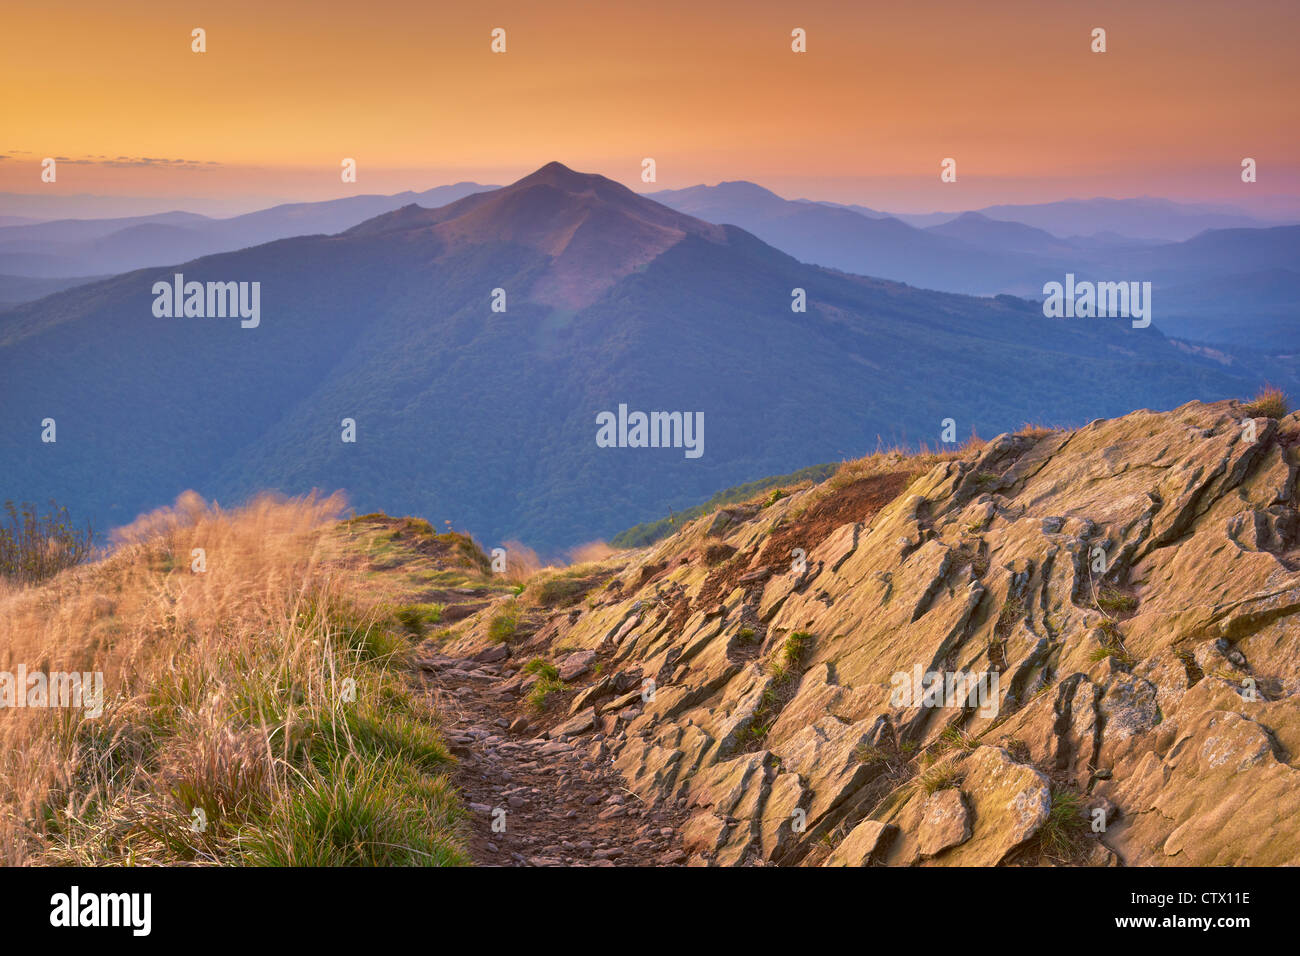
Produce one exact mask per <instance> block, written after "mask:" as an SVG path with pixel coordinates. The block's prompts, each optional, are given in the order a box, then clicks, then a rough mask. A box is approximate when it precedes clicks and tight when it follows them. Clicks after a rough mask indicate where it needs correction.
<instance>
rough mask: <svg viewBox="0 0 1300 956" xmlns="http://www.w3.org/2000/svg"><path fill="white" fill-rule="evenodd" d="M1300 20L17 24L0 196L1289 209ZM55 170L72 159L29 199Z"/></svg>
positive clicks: (674, 18) (1075, 13) (123, 10)
mask: <svg viewBox="0 0 1300 956" xmlns="http://www.w3.org/2000/svg"><path fill="white" fill-rule="evenodd" d="M467 7H473V8H477V9H470V10H467V9H465V8H467ZM1298 25H1300V3H1298V2H1296V0H1234V2H1217V0H1216V2H1211V0H1161V2H1151V0H1122V2H1089V3H1086V4H1085V3H1068V2H1046V0H1023V2H988V3H977V2H973V0H931V2H925V0H908V2H889V3H884V2H879V3H877V2H848V0H838V2H818V0H804V2H800V3H771V2H762V0H743V2H731V0H721V2H719V0H689V2H679V0H656V2H650V3H619V2H614V0H603V2H590V3H588V2H565V0H549V2H538V0H526V2H501V3H494V4H490V5H488V4H463V3H458V4H454V5H453V4H440V3H436V2H429V0H411V2H395V0H367V2H364V3H340V2H331V0H314V2H310V3H305V2H303V3H298V2H279V0H276V2H268V0H258V2H251V0H221V2H215V3H186V4H178V3H175V2H174V0H167V2H163V0H156V2H155V0H143V2H130V0H127V2H121V3H113V4H104V3H102V2H67V3H60V2H45V3H33V4H26V3H24V4H19V3H14V4H10V5H8V8H7V9H6V11H5V15H4V31H3V34H2V35H0V90H3V93H0V96H3V102H2V103H0V116H3V124H2V126H0V130H2V133H3V137H4V138H3V141H0V155H3V156H4V157H5V158H4V159H2V160H0V191H7V192H19V193H36V194H40V195H46V194H52V193H54V191H57V192H58V193H59V194H65V195H75V194H82V193H93V194H99V195H119V196H163V197H209V198H228V199H233V200H238V201H240V202H241V203H245V204H246V203H248V202H249V201H250V200H259V199H286V198H301V199H324V198H331V197H336V196H345V195H351V194H354V193H358V192H363V193H374V192H396V191H399V190H402V189H425V188H428V187H429V186H434V185H439V184H442V183H445V182H452V181H457V180H462V179H473V180H477V181H479V182H496V183H504V182H509V181H511V180H513V179H516V178H518V177H519V176H521V175H524V174H526V173H527V172H529V171H531V170H532V169H534V168H536V167H538V166H540V165H542V164H543V163H545V162H547V161H549V160H552V159H558V160H560V161H561V162H564V163H566V164H568V165H570V166H572V167H574V168H577V169H581V170H583V171H592V172H600V173H603V174H605V175H607V176H610V177H611V178H614V179H617V180H619V181H621V182H625V183H627V184H628V185H629V186H632V187H633V188H635V189H638V190H646V189H652V188H675V187H681V186H688V185H693V184H696V183H700V182H706V183H715V182H718V181H720V180H726V179H750V180H754V181H756V182H759V183H762V184H763V185H766V186H768V187H769V188H772V189H774V190H776V191H777V192H779V193H781V194H783V195H787V196H792V197H794V196H804V197H810V198H815V199H835V200H840V201H849V202H861V203H865V204H867V205H870V206H874V207H878V208H885V209H892V210H898V211H916V210H928V209H957V208H973V207H977V206H982V205H986V204H989V203H994V202H1035V201H1043V200H1051V199H1060V198H1066V197H1070V196H1094V195H1109V196H1132V195H1141V194H1150V195H1160V196H1168V197H1171V198H1177V199H1194V200H1205V201H1224V202H1234V203H1238V204H1246V205H1252V206H1254V207H1259V206H1260V205H1261V204H1263V203H1265V201H1266V197H1268V196H1269V195H1275V194H1300V136H1297V135H1296V130H1297V128H1300V95H1298V94H1300V82H1298V81H1300V56H1297V55H1296V52H1295V51H1296V47H1297V41H1298V40H1300V36H1298V32H1300V31H1298V29H1297V27H1298ZM194 27H203V28H204V29H206V31H207V47H208V49H207V52H206V53H202V54H197V53H193V52H191V49H190V44H191V39H190V31H191V29H193V28H194ZM494 27H503V28H505V30H506V31H507V33H506V37H507V52H506V53H504V54H494V53H492V52H491V50H490V42H491V39H490V32H491V30H492V29H493V28H494ZM795 27H801V28H803V29H805V30H806V31H807V37H808V39H807V44H808V52H807V53H806V54H795V53H793V52H791V49H790V42H791V38H790V33H791V30H792V29H793V28H795ZM1094 27H1103V28H1104V29H1105V30H1106V31H1107V47H1108V50H1107V52H1106V53H1104V54H1099V53H1093V52H1091V50H1090V44H1091V31H1092V29H1093V28H1094ZM45 156H52V157H66V158H67V159H69V160H75V162H60V164H59V167H58V180H57V182H56V183H54V184H43V183H41V181H40V160H41V158H43V157H45ZM1246 156H1250V157H1253V158H1255V159H1256V160H1257V161H1258V163H1259V182H1258V183H1256V184H1253V185H1245V184H1242V183H1241V181H1240V164H1241V160H1242V158H1243V157H1246ZM343 157H353V158H355V159H356V160H357V162H358V169H359V174H358V182H357V183H356V184H355V185H353V184H344V183H342V182H340V177H339V163H340V160H341V159H342V158H343ZM643 157H653V158H654V159H655V160H656V162H657V166H658V182H657V183H656V184H655V185H653V186H649V185H646V184H643V183H642V182H641V181H640V169H641V160H642V158H643ZM945 157H953V158H955V159H956V161H957V174H958V175H957V182H956V183H941V182H940V181H939V164H940V161H941V160H942V159H943V158H945ZM163 160H166V161H168V162H162V161H163ZM180 161H184V162H180ZM6 211H7V210H5V209H4V208H0V213H4V212H6Z"/></svg>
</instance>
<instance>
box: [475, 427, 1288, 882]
mask: <svg viewBox="0 0 1300 956" xmlns="http://www.w3.org/2000/svg"><path fill="white" fill-rule="evenodd" d="M1244 417H1245V416H1244V414H1243V410H1242V406H1240V405H1239V404H1237V403H1235V402H1220V403H1215V404H1209V405H1207V404H1201V403H1192V404H1189V405H1186V406H1183V407H1181V408H1178V409H1176V410H1174V411H1172V412H1167V413H1152V412H1146V411H1142V412H1135V413H1133V414H1130V415H1126V416H1124V417H1123V418H1119V419H1114V420H1108V421H1096V422H1093V423H1092V424H1090V425H1088V426H1086V427H1084V428H1081V429H1078V430H1077V431H1073V432H1064V431H1059V432H1058V431H1029V432H1025V433H1021V434H1008V435H1002V436H999V437H997V438H995V439H993V440H992V441H990V442H987V443H986V444H984V445H982V446H981V447H979V448H978V449H976V450H972V451H970V452H968V453H965V454H962V455H952V456H948V457H947V458H944V459H940V460H934V461H932V462H930V463H923V462H921V461H919V460H917V459H908V458H903V457H897V456H895V457H893V458H887V457H881V458H878V459H874V460H870V461H864V462H861V463H852V464H850V465H847V466H845V468H844V469H842V470H841V473H840V474H839V475H837V476H836V477H835V478H834V479H832V480H831V481H830V482H827V483H825V484H823V485H820V486H814V487H811V488H808V489H805V490H802V491H798V492H795V493H793V494H791V495H789V496H788V497H785V498H781V499H780V500H777V501H775V502H772V503H770V504H769V505H767V506H764V507H756V506H750V507H747V508H739V507H732V508H730V509H729V510H728V511H727V512H725V513H722V512H720V513H718V514H717V515H707V516H705V517H703V518H700V519H699V520H697V521H695V522H693V523H692V524H690V525H688V526H687V527H685V528H683V529H682V530H681V531H680V532H678V533H677V534H675V535H674V536H673V537H671V538H669V539H666V540H665V541H662V542H660V543H659V544H657V545H655V546H653V547H651V548H647V549H644V550H641V551H636V552H627V553H623V554H621V555H618V556H617V557H615V558H613V559H611V560H610V561H608V562H605V570H608V571H611V572H613V574H614V575H615V576H614V577H613V578H611V579H610V581H609V583H608V585H607V586H605V587H604V588H603V589H600V590H597V591H593V592H591V594H590V595H589V596H588V599H587V601H586V603H585V604H583V605H581V606H579V607H575V608H570V609H568V610H566V611H565V612H564V613H563V615H562V616H558V615H556V616H552V617H549V618H546V619H544V620H541V619H539V621H538V622H537V626H536V627H533V628H531V629H524V630H522V631H521V633H531V634H533V637H531V638H528V639H524V640H522V641H520V642H518V644H517V645H516V646H512V647H511V655H512V657H514V658H522V657H523V656H524V655H534V654H540V655H541V656H544V657H548V658H554V659H555V660H557V661H561V660H562V661H564V663H565V665H566V672H569V673H572V674H573V675H574V677H573V681H574V686H573V687H571V688H569V689H568V690H567V691H566V693H568V694H570V695H571V696H570V697H569V698H566V700H572V699H573V697H574V696H576V695H583V696H582V699H581V701H580V703H581V707H579V708H578V710H577V711H575V712H574V714H573V715H570V714H569V713H568V708H567V704H566V705H565V708H564V709H563V710H561V711H558V712H556V713H554V714H553V715H551V716H550V717H548V718H547V719H549V720H550V721H551V722H552V724H559V723H561V722H562V721H566V720H567V721H570V723H569V724H568V725H566V727H565V729H564V732H563V735H564V736H573V735H580V734H582V733H584V732H587V731H586V730H583V729H578V728H579V725H581V727H582V728H587V727H588V725H590V728H591V732H593V733H599V734H602V735H603V737H602V740H603V741H604V743H605V745H606V746H607V747H608V748H609V750H610V753H611V755H612V758H613V761H614V766H615V767H616V768H617V770H618V772H619V773H620V774H621V775H622V777H623V779H624V780H625V781H626V784H627V786H628V788H629V789H630V790H632V791H633V792H634V793H636V794H637V795H638V797H639V798H640V799H641V800H643V801H645V803H646V804H647V805H648V806H656V805H657V806H665V807H672V808H674V809H680V810H685V811H687V812H689V814H690V817H689V821H688V823H687V825H686V828H685V830H684V833H683V850H684V851H685V852H686V853H687V854H689V855H690V857H691V860H692V862H695V863H708V864H716V865H734V864H743V863H778V864H803V865H813V864H820V863H825V864H827V865H854V866H858V865H868V864H875V863H883V864H886V865H998V864H1012V863H1064V864H1098V865H1106V864H1113V863H1116V862H1119V863H1122V864H1127V865H1153V864H1163V863H1172V864H1197V865H1200V864H1283V863H1290V864H1295V863H1300V835H1297V831H1296V828H1295V826H1294V824H1293V821H1294V819H1295V817H1296V814H1297V813H1298V812H1300V765H1297V759H1298V755H1300V696H1297V695H1298V694H1300V539H1298V534H1300V517H1298V513H1297V505H1298V503H1300V502H1298V501H1297V473H1298V471H1300V455H1298V454H1297V452H1298V449H1297V442H1298V441H1300V417H1298V416H1297V415H1296V414H1292V415H1290V416H1288V417H1287V418H1285V419H1282V420H1272V419H1263V418H1261V419H1253V420H1248V421H1249V424H1248V425H1246V426H1243V419H1244ZM719 545H723V546H725V547H721V548H720V547H719ZM528 597H529V595H528V593H527V592H526V593H525V594H524V595H523V596H521V598H520V599H519V601H520V603H521V605H522V606H523V607H524V608H525V609H527V607H528ZM495 610H497V609H495V608H490V609H488V610H485V611H484V612H482V613H481V614H479V615H478V616H476V617H475V618H472V619H471V620H470V622H469V626H467V627H465V629H464V630H463V631H462V632H461V637H460V638H459V639H458V640H457V642H456V643H457V652H458V653H463V654H464V655H466V656H468V655H469V654H471V653H473V652H474V651H477V650H480V649H482V647H483V646H485V644H486V642H487V638H486V626H487V621H488V619H489V617H490V616H491V614H492V613H495ZM525 613H533V614H536V615H541V614H543V613H545V612H541V611H534V612H529V611H527V610H525ZM561 647H562V648H563V652H560V651H559V648H561ZM583 652H586V653H583ZM575 653H576V654H582V656H581V657H577V656H575ZM588 655H590V656H588ZM579 664H580V665H581V669H579ZM930 675H937V677H934V676H930ZM602 682H603V683H602ZM616 682H621V683H619V684H618V686H619V687H621V688H622V689H621V690H618V689H616V688H615V684H616ZM574 706H577V705H576V704H575V705H574ZM588 708H590V713H588ZM588 718H589V719H588Z"/></svg>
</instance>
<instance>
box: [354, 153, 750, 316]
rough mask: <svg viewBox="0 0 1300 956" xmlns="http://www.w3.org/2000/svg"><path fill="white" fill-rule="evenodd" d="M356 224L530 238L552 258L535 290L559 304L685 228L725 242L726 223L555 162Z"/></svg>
mask: <svg viewBox="0 0 1300 956" xmlns="http://www.w3.org/2000/svg"><path fill="white" fill-rule="evenodd" d="M350 232H351V234H354V235H381V234H385V233H394V232H404V233H414V234H417V235H418V234H419V233H420V232H427V233H428V234H429V235H430V236H431V237H432V238H434V239H436V240H437V241H438V243H439V244H440V245H441V246H442V247H443V248H444V249H446V248H450V247H454V246H465V245H481V244H484V243H495V242H508V243H514V244H517V245H521V246H527V247H529V248H531V249H534V250H536V251H538V252H540V253H542V254H543V255H545V256H547V257H548V258H549V259H550V265H549V267H548V268H547V270H546V272H545V274H544V275H542V276H541V277H540V278H539V279H538V280H537V282H536V283H535V284H534V285H533V286H532V288H531V289H530V290H529V293H528V295H529V297H530V298H532V299H533V300H535V301H538V302H541V303H544V304H548V305H552V306H556V307H560V308H581V307H583V306H586V305H589V304H591V302H593V301H595V300H596V299H597V298H599V297H600V295H602V294H603V293H604V291H605V290H606V289H607V288H608V287H609V286H611V285H612V284H613V283H614V282H616V281H617V280H618V279H620V278H622V277H623V276H625V275H627V274H629V273H630V272H632V271H634V270H636V269H639V268H641V267H643V266H645V265H647V264H649V263H650V262H651V261H653V260H654V259H655V258H657V257H658V256H659V255H661V254H662V253H664V252H665V251H667V250H668V249H669V248H671V247H672V246H674V245H676V244H677V243H679V242H681V241H682V240H683V239H685V238H686V237H687V236H700V237H704V238H707V239H709V240H711V241H714V242H721V241H724V237H725V235H726V233H725V231H724V230H723V229H722V227H720V226H715V225H713V224H712V223H707V222H703V221H701V220H699V219H695V218H692V217H691V216H689V215H686V214H685V213H681V212H677V211H676V210H673V209H670V208H668V207H667V206H664V205H661V204H660V203H657V202H655V201H654V200H652V199H648V198H646V197H645V196H639V195H637V194H636V193H634V192H633V191H632V190H630V189H628V188H627V187H626V186H623V185H621V184H620V183H616V182H614V181H613V180H612V179H607V178H606V177H604V176H601V175H598V174H596V173H580V172H577V171H576V170H573V169H570V168H569V167H568V166H565V165H564V164H563V163H560V162H549V163H547V164H546V165H545V166H542V167H541V168H540V169H538V170H536V171H534V172H532V173H529V174H528V175H527V176H525V177H523V178H522V179H520V180H517V181H516V182H513V183H511V184H510V185H509V186H503V187H501V188H500V189H494V190H490V191H488V192H481V193H475V194H474V195H472V196H467V197H465V198H464V199H461V200H458V201H457V202H453V203H450V204H448V205H446V206H442V207H439V208H437V209H422V208H419V207H417V206H408V207H405V208H403V209H399V210H397V211H395V212H392V213H388V214H386V215H384V216H379V217H377V218H375V219H372V220H370V221H368V222H365V223H362V224H361V225H360V226H357V227H356V228H354V229H352V230H351V231H350Z"/></svg>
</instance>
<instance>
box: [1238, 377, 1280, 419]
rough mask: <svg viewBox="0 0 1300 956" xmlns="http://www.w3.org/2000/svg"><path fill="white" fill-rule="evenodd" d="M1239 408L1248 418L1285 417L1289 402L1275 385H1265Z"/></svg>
mask: <svg viewBox="0 0 1300 956" xmlns="http://www.w3.org/2000/svg"><path fill="white" fill-rule="evenodd" d="M1241 410H1242V412H1243V413H1244V414H1245V415H1247V416H1248V417H1250V418H1285V417H1286V416H1287V415H1288V414H1289V413H1290V411H1291V403H1290V402H1289V401H1288V400H1287V397H1286V392H1284V391H1282V389H1280V388H1278V387H1277V386H1276V385H1265V386H1264V387H1263V388H1262V389H1260V390H1259V394H1258V395H1256V396H1255V398H1254V399H1253V400H1252V401H1251V402H1249V403H1248V404H1246V405H1243V406H1242V408H1241Z"/></svg>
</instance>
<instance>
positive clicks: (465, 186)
mask: <svg viewBox="0 0 1300 956" xmlns="http://www.w3.org/2000/svg"><path fill="white" fill-rule="evenodd" d="M495 188H496V187H495V186H483V185H480V184H478V183H456V184H455V185H451V186H437V187H435V188H433V189H429V190H425V191H424V192H419V193H417V192H409V191H408V192H403V193H397V194H395V195H392V196H377V195H366V196H349V197H347V198H345V199H331V200H327V201H325V202H302V203H286V204H284V205H280V206H273V207H271V208H270V209H263V210H260V211H258V212H250V213H246V214H244V215H242V216H234V217H232V218H230V219H213V218H211V217H208V216H200V215H197V214H195V213H189V212H167V213H159V214H157V215H150V216H132V217H129V218H119V219H58V220H54V221H50V222H40V223H35V224H30V223H28V224H21V225H7V226H0V275H14V276H26V277H35V278H62V277H69V276H90V275H97V274H105V273H115V272H124V271H126V270H128V269H138V268H141V267H142V266H147V265H161V264H165V263H168V262H177V261H182V260H184V259H187V258H195V257H197V256H202V255H210V254H211V253H214V252H230V251H233V250H235V249H244V248H247V247H248V246H255V245H260V244H261V243H264V242H271V241H273V240H275V239H287V238H289V237H291V236H308V235H316V234H322V233H326V234H332V233H336V232H342V231H343V230H344V229H348V228H351V227H352V226H355V225H356V224H357V223H359V222H362V221H364V220H366V219H369V218H371V217H372V216H377V215H380V214H381V213H385V212H390V211H392V210H394V209H399V208H401V207H402V206H405V205H408V204H410V203H420V204H422V205H428V206H441V205H443V204H445V203H449V202H452V201H453V200H456V199H460V198H461V197H463V196H468V195H470V194H471V193H475V192H482V191H483V190H486V189H495ZM2 292H3V290H2V289H0V300H2V298H3V296H2Z"/></svg>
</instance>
